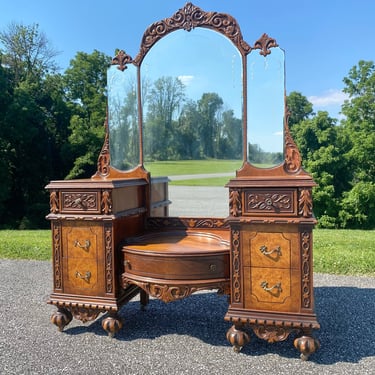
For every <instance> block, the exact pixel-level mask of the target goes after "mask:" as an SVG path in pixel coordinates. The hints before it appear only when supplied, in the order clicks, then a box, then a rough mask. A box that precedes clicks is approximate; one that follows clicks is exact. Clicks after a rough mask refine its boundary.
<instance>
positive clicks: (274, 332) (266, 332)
mask: <svg viewBox="0 0 375 375" xmlns="http://www.w3.org/2000/svg"><path fill="white" fill-rule="evenodd" d="M251 328H252V329H253V331H254V333H255V334H256V335H257V336H258V337H259V338H260V339H263V340H266V341H268V342H270V343H273V342H277V341H284V340H286V339H287V338H288V337H289V335H290V333H291V332H293V331H294V329H293V328H287V327H277V326H264V325H256V326H252V327H251Z"/></svg>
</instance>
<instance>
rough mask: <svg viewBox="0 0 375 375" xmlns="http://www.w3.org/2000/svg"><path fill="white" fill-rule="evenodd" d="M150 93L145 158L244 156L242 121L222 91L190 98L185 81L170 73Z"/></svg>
mask: <svg viewBox="0 0 375 375" xmlns="http://www.w3.org/2000/svg"><path fill="white" fill-rule="evenodd" d="M147 92H148V95H147V98H146V103H145V108H147V110H146V116H145V120H144V155H145V160H146V161H155V160H189V159H208V158H215V159H241V157H242V121H241V119H239V118H236V117H235V115H234V111H233V109H230V108H229V109H228V108H227V106H226V105H225V103H224V101H223V99H222V98H221V97H220V95H219V94H217V93H213V92H207V93H203V94H202V96H201V98H200V99H198V100H196V101H195V100H193V99H189V98H187V95H186V87H185V85H184V84H183V83H182V81H181V80H180V79H179V78H177V77H175V78H173V77H168V76H164V77H161V78H159V79H157V80H156V81H155V82H153V84H152V85H151V87H149V88H148V89H147Z"/></svg>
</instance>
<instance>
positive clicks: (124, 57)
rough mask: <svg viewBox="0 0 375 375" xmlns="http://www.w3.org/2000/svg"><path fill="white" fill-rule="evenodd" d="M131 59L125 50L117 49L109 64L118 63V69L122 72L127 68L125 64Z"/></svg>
mask: <svg viewBox="0 0 375 375" xmlns="http://www.w3.org/2000/svg"><path fill="white" fill-rule="evenodd" d="M132 61H133V59H132V58H131V56H129V55H128V54H127V53H126V52H125V51H123V50H119V51H118V52H117V55H116V56H115V57H114V58H113V59H112V61H111V65H118V67H117V68H118V69H120V70H121V71H122V72H123V71H124V70H125V69H127V68H128V67H127V66H126V64H129V63H131V62H132Z"/></svg>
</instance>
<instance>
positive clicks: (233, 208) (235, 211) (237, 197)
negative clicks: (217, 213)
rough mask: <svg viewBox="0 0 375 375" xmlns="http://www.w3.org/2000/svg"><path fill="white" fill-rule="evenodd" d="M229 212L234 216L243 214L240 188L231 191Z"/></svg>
mask: <svg viewBox="0 0 375 375" xmlns="http://www.w3.org/2000/svg"><path fill="white" fill-rule="evenodd" d="M229 214H230V215H231V216H234V217H238V216H241V215H242V205H241V193H240V192H239V191H238V190H230V192H229Z"/></svg>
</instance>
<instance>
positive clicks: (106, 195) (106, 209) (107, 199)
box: [101, 190, 112, 215]
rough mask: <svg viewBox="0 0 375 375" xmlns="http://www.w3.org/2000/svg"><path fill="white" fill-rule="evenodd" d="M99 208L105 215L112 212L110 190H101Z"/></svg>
mask: <svg viewBox="0 0 375 375" xmlns="http://www.w3.org/2000/svg"><path fill="white" fill-rule="evenodd" d="M101 210H102V212H103V213H104V214H105V215H109V214H111V213H112V194H111V190H103V191H102V198H101Z"/></svg>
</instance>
